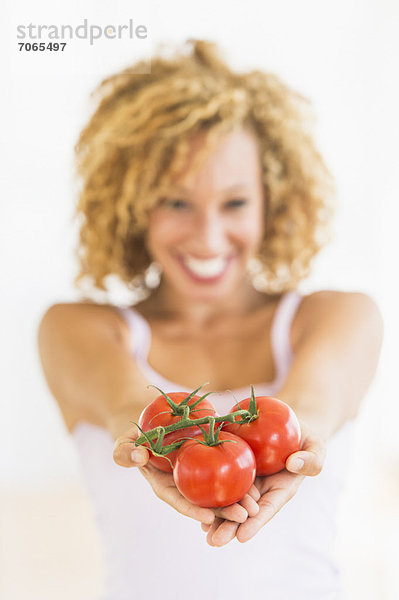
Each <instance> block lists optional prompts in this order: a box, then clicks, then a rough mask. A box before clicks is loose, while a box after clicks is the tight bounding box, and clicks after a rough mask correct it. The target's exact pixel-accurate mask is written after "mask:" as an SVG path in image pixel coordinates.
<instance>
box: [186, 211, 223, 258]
mask: <svg viewBox="0 0 399 600" xmlns="http://www.w3.org/2000/svg"><path fill="white" fill-rule="evenodd" d="M193 235H194V238H195V241H196V248H197V250H198V252H199V253H200V252H201V253H202V254H204V253H207V254H218V253H220V252H222V251H225V250H226V247H227V246H228V233H227V229H226V225H225V223H224V220H223V218H222V216H221V215H220V214H218V212H217V211H215V210H206V209H204V210H203V211H200V212H199V213H198V215H197V218H196V220H195V225H194V233H193Z"/></svg>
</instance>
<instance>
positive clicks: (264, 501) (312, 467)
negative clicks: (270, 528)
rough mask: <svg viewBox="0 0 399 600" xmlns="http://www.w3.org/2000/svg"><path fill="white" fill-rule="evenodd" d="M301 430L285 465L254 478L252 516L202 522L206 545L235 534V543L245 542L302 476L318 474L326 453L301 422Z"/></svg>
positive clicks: (291, 493) (294, 489) (292, 492)
mask: <svg viewBox="0 0 399 600" xmlns="http://www.w3.org/2000/svg"><path fill="white" fill-rule="evenodd" d="M301 430H302V444H301V449H300V450H299V451H298V452H294V453H292V454H291V455H290V456H289V457H288V458H287V461H286V463H285V466H286V468H285V469H283V470H282V471H280V472H279V473H275V474H274V475H267V476H265V477H256V479H255V486H256V488H257V489H258V490H259V493H260V499H259V501H258V504H259V512H258V513H257V514H256V515H254V516H251V515H249V516H248V518H247V519H246V521H245V522H244V523H238V522H234V521H233V520H226V519H222V518H215V520H214V521H213V523H212V524H208V523H204V522H203V523H202V525H201V527H202V529H203V531H205V532H207V536H206V541H207V543H208V544H209V545H210V546H224V545H226V544H228V543H229V542H230V541H231V540H233V539H234V538H235V537H236V538H237V540H238V541H239V542H242V543H244V542H247V541H248V540H250V539H251V538H253V537H254V536H255V535H256V534H257V533H258V531H259V530H260V529H261V528H262V527H263V526H264V525H266V523H268V522H269V521H270V520H271V519H272V518H273V517H274V516H275V515H276V514H277V513H278V511H279V510H280V509H281V508H282V507H283V506H284V504H286V503H287V502H288V501H289V500H291V498H293V496H294V495H295V494H296V492H297V490H298V488H299V486H300V485H301V483H302V481H303V480H304V479H305V476H315V475H318V474H319V473H320V471H321V469H322V467H323V463H324V459H325V455H326V448H325V443H324V441H322V440H321V439H320V438H319V437H318V436H316V435H314V434H313V433H311V431H310V430H309V428H308V427H307V426H306V425H305V424H304V423H301ZM300 461H303V463H302V462H300Z"/></svg>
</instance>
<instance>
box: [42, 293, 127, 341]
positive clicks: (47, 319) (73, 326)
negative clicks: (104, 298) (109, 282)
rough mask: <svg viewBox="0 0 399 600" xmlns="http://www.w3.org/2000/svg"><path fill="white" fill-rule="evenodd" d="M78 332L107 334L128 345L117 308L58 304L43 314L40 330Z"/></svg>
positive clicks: (125, 325)
mask: <svg viewBox="0 0 399 600" xmlns="http://www.w3.org/2000/svg"><path fill="white" fill-rule="evenodd" d="M45 327H47V328H62V329H63V330H65V331H72V330H80V331H82V332H85V333H87V334H90V333H95V332H108V333H109V334H111V335H113V336H115V337H116V338H117V339H119V340H121V341H126V342H127V343H128V326H127V323H126V321H125V320H124V319H123V317H122V315H121V314H120V313H119V312H118V310H117V308H116V307H115V306H113V305H111V304H97V303H95V302H60V303H56V304H53V305H51V306H50V307H49V308H48V309H47V310H46V311H45V313H44V315H43V317H42V319H41V322H40V328H45Z"/></svg>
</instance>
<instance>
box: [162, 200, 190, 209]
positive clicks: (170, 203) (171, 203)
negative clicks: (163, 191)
mask: <svg viewBox="0 0 399 600" xmlns="http://www.w3.org/2000/svg"><path fill="white" fill-rule="evenodd" d="M161 204H162V206H166V207H167V208H170V209H172V210H176V211H182V210H187V209H188V208H190V204H189V202H187V201H186V200H183V199H181V198H163V199H162V201H161Z"/></svg>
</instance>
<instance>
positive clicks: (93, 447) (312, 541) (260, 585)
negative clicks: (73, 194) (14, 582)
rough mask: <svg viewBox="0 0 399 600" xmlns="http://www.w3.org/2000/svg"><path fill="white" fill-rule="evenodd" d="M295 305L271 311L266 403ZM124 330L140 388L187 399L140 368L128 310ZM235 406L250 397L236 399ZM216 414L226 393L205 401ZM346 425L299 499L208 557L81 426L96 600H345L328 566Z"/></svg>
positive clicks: (198, 538)
mask: <svg viewBox="0 0 399 600" xmlns="http://www.w3.org/2000/svg"><path fill="white" fill-rule="evenodd" d="M300 300H301V296H300V295H299V294H298V293H297V292H290V293H287V294H285V295H284V296H283V297H282V299H281V300H280V302H279V305H278V307H277V309H276V312H275V316H274V320H273V324H272V330H271V346H272V352H273V358H274V363H275V371H276V377H275V379H274V381H272V382H268V383H264V384H259V385H255V386H254V387H255V392H256V394H257V395H274V394H276V392H277V391H278V389H279V388H280V387H281V385H282V383H283V381H284V379H285V377H286V374H287V371H288V369H289V366H290V363H291V361H292V358H293V357H292V352H291V346H290V328H291V323H292V319H293V317H294V315H295V312H296V309H297V307H298V305H299V303H300ZM119 310H120V312H121V314H122V315H123V316H124V318H125V319H126V320H127V322H128V324H129V327H130V328H131V339H132V348H131V351H132V354H133V356H134V357H135V359H136V361H137V363H138V365H139V366H140V368H141V369H142V371H143V373H144V374H145V375H146V376H147V378H148V380H149V381H150V382H151V383H152V384H154V385H157V386H158V387H161V388H162V389H164V390H165V391H167V392H168V391H191V390H186V389H185V388H183V387H182V386H180V385H178V384H175V383H173V382H169V381H167V380H165V379H164V378H163V377H162V376H161V375H159V374H158V373H157V372H156V371H154V370H153V369H152V367H151V366H150V365H149V364H148V362H147V360H146V359H147V355H148V351H149V348H150V343H151V330H150V327H149V324H148V323H147V321H146V320H145V319H144V318H143V317H142V316H141V315H140V314H139V313H138V312H137V311H135V310H134V309H132V308H123V309H119ZM234 395H235V397H236V398H237V399H238V400H242V399H243V398H245V397H247V396H248V395H249V390H248V388H243V389H240V390H234ZM212 402H213V403H214V405H215V408H216V409H217V410H218V412H219V414H223V411H225V412H226V411H228V410H229V409H230V408H231V407H232V404H234V400H233V402H232V396H231V394H230V393H223V394H213V395H212ZM352 429H353V421H348V422H347V423H346V424H345V425H344V426H343V427H342V428H341V429H340V430H339V431H338V432H337V433H336V434H335V435H334V436H333V437H332V438H331V439H330V440H329V442H328V444H327V457H326V461H325V464H324V467H323V470H322V472H321V473H320V474H319V475H317V476H316V477H307V478H305V480H304V481H303V483H302V484H301V486H300V488H299V490H298V492H297V493H296V495H295V496H294V498H293V499H292V500H290V501H289V502H288V503H287V504H286V505H285V506H284V507H283V508H282V509H281V510H280V512H279V513H277V515H276V516H275V517H273V519H272V520H271V521H270V522H269V523H268V524H267V525H265V526H264V527H263V528H262V529H261V530H260V531H259V532H258V533H257V534H256V536H255V537H254V538H252V540H249V541H248V542H245V543H244V544H240V543H239V542H238V541H237V539H234V540H232V541H231V542H229V543H228V544H227V545H226V546H223V547H221V548H216V547H212V546H209V545H208V544H207V543H206V539H205V538H206V533H204V532H203V531H202V529H201V525H200V523H199V522H198V521H194V520H193V519H190V518H188V517H185V516H183V515H181V514H179V513H178V512H177V511H175V510H174V509H173V508H171V507H170V506H169V505H168V504H166V503H165V502H163V501H162V500H160V499H159V498H157V497H156V496H155V494H154V492H153V491H152V488H151V487H150V485H149V483H148V482H147V480H146V479H145V478H144V476H143V475H142V474H141V473H140V471H139V469H135V468H131V469H127V468H124V467H120V466H119V465H117V464H116V463H115V462H114V460H113V457H112V455H113V446H114V441H113V439H112V436H111V435H110V434H109V432H108V431H107V430H106V429H103V428H101V427H98V426H95V425H92V424H89V423H86V422H79V423H78V424H77V425H76V426H75V427H74V429H73V432H72V433H73V438H74V440H75V442H76V446H77V450H78V452H79V456H80V462H81V466H82V474H83V478H84V481H85V485H86V487H87V491H88V493H89V496H90V498H91V500H92V503H93V506H94V510H95V516H96V521H97V525H98V529H99V533H100V538H101V540H102V546H103V558H104V570H105V590H104V594H103V595H102V596H101V598H100V599H99V600H136V599H138V598H140V600H143V599H144V598H148V599H149V600H154V599H155V598H160V599H162V600H203V599H204V598H207V597H209V598H212V600H243V598H249V597H251V595H252V597H253V598H254V599H255V598H262V599H265V600H293V599H294V598H295V600H343V599H344V596H343V593H342V591H341V587H340V581H339V571H338V568H337V565H336V564H335V561H334V557H333V544H334V534H335V513H336V507H337V500H338V497H339V494H340V492H341V490H342V487H343V485H344V479H345V475H346V469H347V466H348V452H350V446H351V442H352Z"/></svg>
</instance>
